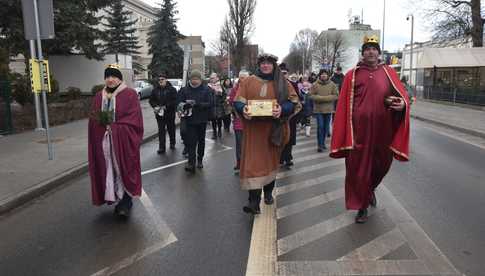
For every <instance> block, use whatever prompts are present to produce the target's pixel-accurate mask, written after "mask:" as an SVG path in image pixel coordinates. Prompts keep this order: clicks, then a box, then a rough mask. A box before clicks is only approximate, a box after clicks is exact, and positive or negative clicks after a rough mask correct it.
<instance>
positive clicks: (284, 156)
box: [280, 143, 293, 164]
mask: <svg viewBox="0 0 485 276" xmlns="http://www.w3.org/2000/svg"><path fill="white" fill-rule="evenodd" d="M292 150H293V145H292V144H291V143H288V144H286V146H285V147H284V148H283V151H282V152H281V158H280V164H283V163H288V162H290V161H291V160H293V155H292V154H291V151H292Z"/></svg>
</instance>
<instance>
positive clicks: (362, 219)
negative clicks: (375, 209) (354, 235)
mask: <svg viewBox="0 0 485 276" xmlns="http://www.w3.org/2000/svg"><path fill="white" fill-rule="evenodd" d="M368 218H369V216H368V215H367V208H366V209H360V210H359V211H358V212H357V215H356V216H355V223H366V222H367V219H368Z"/></svg>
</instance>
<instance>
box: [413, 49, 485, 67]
mask: <svg viewBox="0 0 485 276" xmlns="http://www.w3.org/2000/svg"><path fill="white" fill-rule="evenodd" d="M433 66H436V67H480V66H485V48H482V47H480V48H425V49H423V53H422V56H421V58H419V60H418V64H417V67H418V68H433Z"/></svg>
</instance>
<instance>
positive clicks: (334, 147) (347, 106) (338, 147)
mask: <svg viewBox="0 0 485 276" xmlns="http://www.w3.org/2000/svg"><path fill="white" fill-rule="evenodd" d="M379 66H383V67H384V71H385V72H386V75H387V77H388V79H389V81H390V83H391V85H392V87H393V88H394V90H395V91H396V93H398V94H399V95H400V96H401V97H402V98H403V99H404V101H405V104H406V107H405V113H406V114H405V116H404V119H403V120H401V122H400V124H399V127H398V128H397V131H396V132H395V134H394V138H393V140H392V143H391V145H389V148H390V149H391V150H392V151H393V153H394V158H395V159H397V160H399V161H409V111H410V107H409V97H408V94H407V93H406V89H405V88H404V86H403V85H402V84H401V81H400V80H399V77H398V75H397V73H396V71H394V69H392V68H391V67H389V66H387V65H379ZM356 70H359V67H358V66H357V67H355V68H354V69H352V70H350V71H349V72H347V74H346V75H345V79H344V83H343V85H342V89H341V91H340V95H339V99H338V104H337V112H336V115H335V121H334V123H333V131H332V143H331V150H330V157H333V158H344V157H346V156H347V153H348V151H350V150H353V149H354V139H353V137H354V134H353V126H352V109H353V103H354V89H355V87H354V81H355V72H356Z"/></svg>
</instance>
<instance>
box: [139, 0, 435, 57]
mask: <svg viewBox="0 0 485 276" xmlns="http://www.w3.org/2000/svg"><path fill="white" fill-rule="evenodd" d="M142 1H145V2H147V3H149V4H152V5H154V4H155V3H160V2H161V1H160V0H142ZM175 2H176V3H177V9H178V11H179V14H178V15H177V18H178V22H177V25H178V28H179V31H180V32H181V33H182V34H184V35H201V36H202V39H203V40H204V42H205V43H206V50H210V42H211V41H214V40H216V39H217V36H218V33H219V30H220V27H221V25H222V23H223V21H224V17H225V16H226V14H227V11H228V10H229V6H228V4H227V0H209V1H202V0H176V1H175ZM383 3H384V0H333V1H330V0H297V1H294V0H293V1H288V0H257V6H256V12H255V18H254V27H255V30H254V33H253V35H252V36H251V43H254V44H258V45H259V46H260V47H262V48H263V49H264V51H265V52H269V53H273V54H275V55H277V56H278V57H279V58H280V59H283V58H284V56H285V55H286V54H288V51H289V45H290V43H291V42H292V41H293V39H294V37H295V34H296V33H297V32H298V31H299V30H301V29H304V28H310V29H314V30H317V31H319V32H320V31H322V30H326V29H328V28H338V29H348V14H349V12H350V10H351V13H352V15H361V12H362V9H363V11H364V23H365V24H370V25H371V27H372V28H373V29H378V30H381V31H382V21H383ZM412 8H413V7H410V6H409V1H408V0H387V1H386V26H385V45H384V47H385V49H386V50H390V51H393V50H398V49H402V48H403V46H404V44H405V43H409V41H410V34H411V24H410V21H406V16H407V14H409V12H410V10H412ZM414 23H415V29H414V40H415V41H425V40H428V39H429V38H430V33H429V32H427V31H426V28H424V27H423V22H422V20H421V18H419V17H418V16H417V15H416V16H415V22H414Z"/></svg>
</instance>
